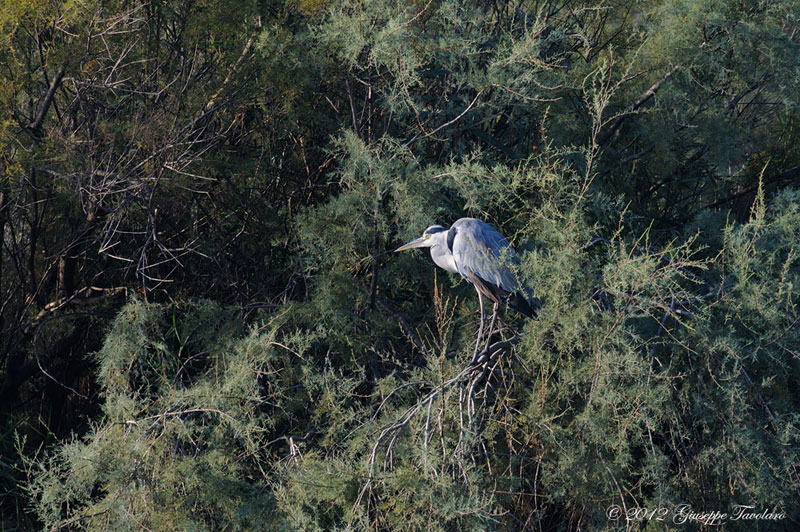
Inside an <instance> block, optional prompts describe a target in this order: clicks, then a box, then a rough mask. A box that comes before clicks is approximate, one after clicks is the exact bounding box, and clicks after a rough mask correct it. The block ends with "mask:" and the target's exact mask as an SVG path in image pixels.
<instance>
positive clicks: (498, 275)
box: [395, 218, 541, 364]
mask: <svg viewBox="0 0 800 532" xmlns="http://www.w3.org/2000/svg"><path fill="white" fill-rule="evenodd" d="M414 248H430V249H431V258H432V259H433V262H434V263H436V265H437V266H439V267H440V268H443V269H445V270H447V271H449V272H453V273H458V274H460V275H461V277H462V278H464V279H466V280H467V281H469V282H470V283H472V285H473V286H474V287H475V290H476V291H477V292H478V305H479V306H480V312H481V319H480V327H479V329H478V340H477V342H476V343H475V355H474V356H473V359H472V362H470V364H474V363H475V361H476V358H477V355H478V347H479V345H480V342H481V337H482V335H483V328H484V308H483V298H484V297H486V298H487V299H489V300H490V301H491V302H492V303H494V308H493V313H492V321H491V325H490V326H489V336H490V337H491V334H492V329H493V328H494V322H495V319H496V318H497V309H498V306H499V305H500V303H501V302H503V301H504V300H507V301H508V306H510V307H511V308H513V309H514V310H516V311H517V312H520V313H522V314H524V315H525V316H527V317H529V318H533V317H535V316H536V313H537V312H538V310H539V308H540V306H541V305H540V304H539V302H538V300H535V299H531V300H530V301H528V299H527V297H526V293H527V290H526V289H525V288H524V287H523V286H521V285H520V283H519V281H518V280H517V277H516V276H515V275H514V273H513V272H512V271H511V269H510V268H509V266H511V265H514V264H516V263H518V262H519V259H518V258H517V254H516V253H515V252H514V249H513V248H512V247H511V245H510V244H509V243H508V240H506V238H505V237H504V236H503V235H501V234H500V233H499V232H498V231H497V230H496V229H495V228H494V227H492V226H491V225H489V224H487V223H486V222H483V221H481V220H478V219H476V218H460V219H458V220H456V221H455V223H453V225H451V226H450V228H449V229H445V228H444V227H442V226H441V225H432V226H430V227H428V228H427V229H425V231H423V233H422V236H421V237H420V238H418V239H416V240H412V241H411V242H408V243H407V244H403V245H402V246H400V247H399V248H397V249H396V250H395V252H398V251H406V250H408V249H414Z"/></svg>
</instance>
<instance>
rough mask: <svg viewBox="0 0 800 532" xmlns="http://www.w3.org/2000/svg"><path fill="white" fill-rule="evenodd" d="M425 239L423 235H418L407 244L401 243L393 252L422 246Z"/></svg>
mask: <svg viewBox="0 0 800 532" xmlns="http://www.w3.org/2000/svg"><path fill="white" fill-rule="evenodd" d="M425 240H426V239H425V237H420V238H418V239H416V240H412V241H411V242H409V243H408V244H403V245H402V246H400V247H399V248H397V249H396V250H394V252H395V253H397V252H398V251H405V250H407V249H414V248H418V247H422V246H423V245H424V244H425Z"/></svg>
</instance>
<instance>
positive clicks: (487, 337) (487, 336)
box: [486, 303, 499, 349]
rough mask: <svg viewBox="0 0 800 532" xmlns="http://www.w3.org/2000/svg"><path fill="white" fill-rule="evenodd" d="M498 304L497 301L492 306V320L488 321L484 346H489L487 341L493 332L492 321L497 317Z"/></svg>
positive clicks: (490, 339)
mask: <svg viewBox="0 0 800 532" xmlns="http://www.w3.org/2000/svg"><path fill="white" fill-rule="evenodd" d="M498 308H499V305H498V304H497V303H495V304H494V307H493V308H492V321H491V322H490V323H489V332H488V333H487V334H486V348H487V349H488V348H489V342H491V341H492V333H493V332H494V322H495V320H496V319H497V309H498Z"/></svg>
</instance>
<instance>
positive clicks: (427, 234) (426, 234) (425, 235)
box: [422, 233, 431, 238]
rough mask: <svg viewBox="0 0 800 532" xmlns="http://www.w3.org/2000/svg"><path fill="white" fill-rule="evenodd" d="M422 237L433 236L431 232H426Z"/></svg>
mask: <svg viewBox="0 0 800 532" xmlns="http://www.w3.org/2000/svg"><path fill="white" fill-rule="evenodd" d="M422 237H423V238H430V237H431V234H430V233H425V234H424V235H422Z"/></svg>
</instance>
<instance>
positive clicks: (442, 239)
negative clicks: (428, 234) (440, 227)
mask: <svg viewBox="0 0 800 532" xmlns="http://www.w3.org/2000/svg"><path fill="white" fill-rule="evenodd" d="M432 238H435V239H436V243H435V244H434V245H432V246H431V258H432V259H433V262H435V263H436V265H437V266H438V267H440V268H442V269H445V270H447V271H449V272H453V273H458V268H456V263H455V261H454V260H453V254H452V253H450V250H449V249H448V248H447V231H442V232H441V233H436V234H435V235H433V236H432Z"/></svg>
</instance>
